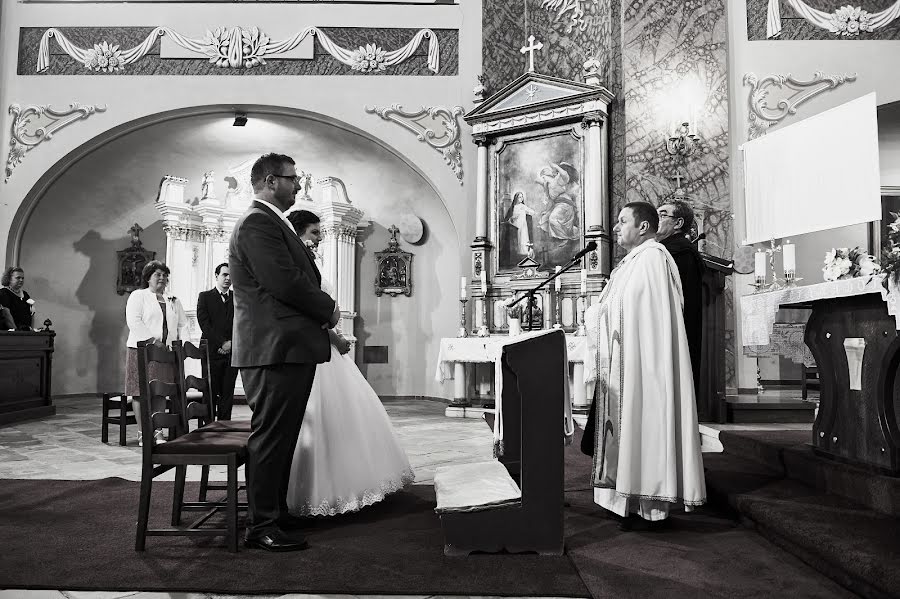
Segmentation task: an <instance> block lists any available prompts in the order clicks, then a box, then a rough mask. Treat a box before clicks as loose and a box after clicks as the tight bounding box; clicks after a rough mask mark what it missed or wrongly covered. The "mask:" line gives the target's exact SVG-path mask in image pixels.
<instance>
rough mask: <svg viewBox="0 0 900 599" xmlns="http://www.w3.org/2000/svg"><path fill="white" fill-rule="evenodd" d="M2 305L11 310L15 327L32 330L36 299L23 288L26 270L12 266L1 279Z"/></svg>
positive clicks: (0, 297)
mask: <svg viewBox="0 0 900 599" xmlns="http://www.w3.org/2000/svg"><path fill="white" fill-rule="evenodd" d="M0 285H3V287H0V306H2V307H4V308H6V309H7V310H9V313H10V315H11V316H12V319H13V323H14V325H15V329H16V330H19V331H30V330H31V321H32V320H33V319H34V300H32V299H31V297H30V296H29V295H28V292H27V291H25V290H24V289H23V287H25V271H24V270H22V269H21V268H19V267H18V266H10V267H9V268H7V269H6V271H5V272H4V273H3V278H2V279H0Z"/></svg>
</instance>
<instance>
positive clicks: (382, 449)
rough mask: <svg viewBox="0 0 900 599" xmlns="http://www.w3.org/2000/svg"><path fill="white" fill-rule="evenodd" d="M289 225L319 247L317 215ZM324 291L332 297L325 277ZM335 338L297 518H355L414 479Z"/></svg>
mask: <svg viewBox="0 0 900 599" xmlns="http://www.w3.org/2000/svg"><path fill="white" fill-rule="evenodd" d="M289 219H290V221H291V223H292V224H293V225H294V228H295V229H296V230H297V234H298V235H299V236H300V238H301V239H303V240H304V242H306V244H307V245H308V246H311V247H313V248H315V247H316V246H318V244H319V241H320V240H321V233H320V229H319V219H318V217H317V216H316V215H315V214H313V213H312V212H309V211H307V210H300V211H297V212H294V213H291V214H290V215H289ZM319 266H320V268H321V264H319ZM322 289H323V290H324V291H326V292H327V293H329V294H330V295H332V296H334V288H333V287H332V286H331V285H330V284H329V282H328V281H326V280H324V279H323V280H322ZM329 335H330V337H331V360H330V361H328V362H325V363H323V364H319V365H318V366H317V367H316V377H315V379H314V381H313V386H312V390H311V391H310V394H309V403H308V404H307V406H306V414H305V416H304V417H303V426H302V427H301V428H300V438H299V440H298V442H297V447H296V449H295V450H294V461H293V464H292V465H291V479H290V483H289V484H288V494H287V502H288V508H289V510H290V512H291V514H293V515H295V516H334V515H337V514H344V513H347V512H354V511H357V510H359V509H361V508H363V507H365V506H367V505H372V504H373V503H376V502H378V501H381V500H382V499H384V498H385V496H387V495H388V494H389V493H392V492H394V491H398V490H400V489H402V488H403V487H405V486H406V485H408V484H410V483H411V482H412V481H413V480H414V479H415V474H414V473H413V470H412V468H411V467H410V465H409V458H407V456H406V452H404V451H403V448H402V447H401V446H400V443H399V442H398V440H397V437H396V435H395V434H394V429H393V427H392V426H391V421H390V419H389V418H388V415H387V412H386V411H385V409H384V406H382V405H381V400H380V399H379V398H378V396H377V395H376V394H375V391H374V390H373V389H372V387H370V386H369V383H368V382H367V381H366V379H365V378H364V377H363V375H362V373H361V372H360V371H359V368H357V367H356V363H355V362H354V361H353V359H352V358H351V357H350V355H349V354H348V353H347V352H348V350H349V348H350V344H349V342H347V340H346V339H344V338H343V337H342V336H341V335H340V332H336V331H334V330H332V331H330V332H329Z"/></svg>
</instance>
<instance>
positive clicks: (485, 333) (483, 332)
mask: <svg viewBox="0 0 900 599" xmlns="http://www.w3.org/2000/svg"><path fill="white" fill-rule="evenodd" d="M481 274H484V271H481ZM482 285H484V282H482ZM487 317H488V313H487V295H484V296H483V297H482V298H481V326H480V327H478V333H477V335H478V336H479V337H490V336H491V331H490V330H489V329H488V326H487Z"/></svg>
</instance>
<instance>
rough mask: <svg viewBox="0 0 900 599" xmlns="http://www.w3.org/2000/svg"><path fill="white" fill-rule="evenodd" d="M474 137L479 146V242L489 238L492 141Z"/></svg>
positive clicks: (477, 188)
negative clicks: (489, 162) (489, 150)
mask: <svg viewBox="0 0 900 599" xmlns="http://www.w3.org/2000/svg"><path fill="white" fill-rule="evenodd" d="M473 139H474V140H475V145H476V146H478V158H477V160H478V166H477V172H476V179H475V180H476V183H475V242H476V243H478V242H481V241H486V240H487V238H488V235H487V218H488V196H489V195H490V188H489V180H490V179H489V173H488V167H489V165H488V145H489V144H490V142H489V141H488V139H487V137H485V136H483V135H476V136H474V137H473Z"/></svg>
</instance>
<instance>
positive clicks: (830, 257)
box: [825, 248, 836, 264]
mask: <svg viewBox="0 0 900 599" xmlns="http://www.w3.org/2000/svg"><path fill="white" fill-rule="evenodd" d="M835 253H836V250H835V249H834V248H832V249H830V250H828V251H827V252H825V264H831V263H833V262H834V258H835Z"/></svg>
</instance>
